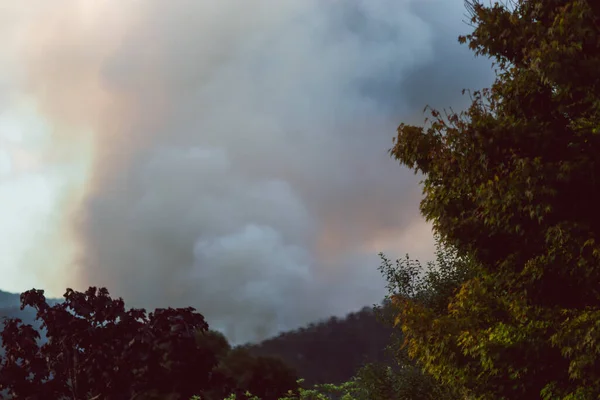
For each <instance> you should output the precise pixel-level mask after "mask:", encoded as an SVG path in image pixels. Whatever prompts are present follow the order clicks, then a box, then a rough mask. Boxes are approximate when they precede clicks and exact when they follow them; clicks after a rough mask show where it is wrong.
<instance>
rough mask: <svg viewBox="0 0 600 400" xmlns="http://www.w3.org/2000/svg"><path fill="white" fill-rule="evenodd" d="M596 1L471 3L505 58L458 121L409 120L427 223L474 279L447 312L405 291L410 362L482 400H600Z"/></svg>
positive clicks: (409, 162) (495, 53)
mask: <svg viewBox="0 0 600 400" xmlns="http://www.w3.org/2000/svg"><path fill="white" fill-rule="evenodd" d="M596 3H597V2H595V1H592V0H588V1H585V0H544V1H541V0H529V1H513V2H510V3H509V4H498V3H495V4H494V5H490V6H486V5H484V4H482V3H480V2H479V1H472V2H466V4H467V7H468V10H469V12H470V17H471V23H472V24H473V27H474V31H473V33H472V34H470V35H467V36H464V37H460V38H459V41H461V42H462V43H466V42H468V43H469V47H470V48H471V49H472V50H474V51H475V53H476V54H478V55H484V56H489V57H491V58H493V59H494V60H495V63H496V65H497V66H498V69H497V77H496V80H495V82H494V84H493V85H492V87H491V88H490V89H484V90H482V91H480V92H475V93H474V95H473V103H472V105H471V106H470V107H469V109H468V110H467V111H466V112H461V113H459V114H457V113H454V112H449V113H448V112H446V113H444V115H442V113H440V112H439V111H437V110H430V111H431V116H432V117H433V119H432V122H431V123H429V121H427V120H426V124H428V125H427V126H426V127H417V126H408V125H405V124H401V125H400V127H399V128H398V136H397V138H396V141H395V144H394V147H393V148H392V149H391V154H392V156H393V157H395V158H396V159H397V160H398V161H400V163H401V164H404V165H406V166H408V167H409V168H412V169H414V170H415V172H420V173H422V174H423V175H424V180H423V181H422V183H423V192H424V198H423V200H422V202H421V212H422V214H423V215H424V216H425V217H426V219H427V220H428V221H431V222H432V223H433V227H434V230H435V231H436V232H437V234H439V236H440V240H441V241H442V242H443V244H444V245H445V246H447V247H448V248H453V249H455V250H456V251H457V254H458V256H459V257H466V258H468V259H470V260H471V262H472V263H473V265H474V267H473V270H474V271H476V273H475V274H474V276H473V277H471V278H470V279H468V280H467V281H465V282H464V283H463V284H462V285H461V286H460V288H459V290H458V291H457V293H456V294H455V295H454V296H453V298H452V300H451V301H450V303H449V305H448V312H446V313H442V314H440V313H437V312H435V310H433V309H432V308H431V307H429V306H427V305H425V304H423V303H421V302H419V301H415V300H414V299H412V298H410V296H406V295H404V296H397V297H395V303H396V304H397V305H399V306H400V311H399V315H398V317H399V318H398V321H399V323H400V325H401V326H402V329H403V332H404V335H405V343H406V345H407V346H408V349H409V354H410V356H411V357H414V358H415V359H416V360H418V361H419V362H420V363H421V365H422V366H423V367H424V368H425V370H426V371H428V372H429V373H431V374H433V375H434V376H436V377H437V378H438V379H440V380H442V382H446V383H448V384H455V383H457V384H458V385H461V386H462V387H464V388H466V389H468V390H469V391H470V392H471V393H472V395H474V396H476V397H477V398H481V399H487V398H490V399H491V398H494V399H516V398H539V397H540V396H542V397H543V398H545V399H551V398H552V399H554V398H565V399H566V398H571V399H576V398H577V399H588V398H589V399H591V398H596V396H597V395H598V394H600V284H599V283H600V243H598V240H599V234H600V213H598V212H597V207H598V204H599V200H600V196H599V194H600V193H599V185H598V182H597V180H598V177H600V163H598V162H597V155H598V154H599V153H600V72H599V71H600V40H599V32H600V24H599V23H598V22H599V21H600V12H599V10H598V5H597V4H596Z"/></svg>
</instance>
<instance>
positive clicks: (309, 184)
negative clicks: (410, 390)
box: [0, 0, 493, 343]
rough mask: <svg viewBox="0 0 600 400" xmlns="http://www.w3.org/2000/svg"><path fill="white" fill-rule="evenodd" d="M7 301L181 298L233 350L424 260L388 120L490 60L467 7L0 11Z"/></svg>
mask: <svg viewBox="0 0 600 400" xmlns="http://www.w3.org/2000/svg"><path fill="white" fill-rule="evenodd" d="M0 8H1V9H2V12H1V13H0V47H1V48H2V49H3V51H2V52H1V53H0V221H1V223H0V277H1V278H0V289H2V290H6V291H12V292H20V291H24V290H28V289H31V288H32V287H35V288H42V289H45V290H46V291H47V294H48V295H50V296H61V295H62V294H63V293H64V290H65V288H67V287H71V288H74V289H76V290H83V289H86V288H87V287H88V286H92V285H93V286H97V287H107V288H108V290H109V292H110V293H111V295H113V296H120V297H123V299H124V300H125V302H126V304H127V305H128V306H132V307H146V308H148V309H153V308H156V307H185V306H193V307H195V308H197V310H198V311H199V312H201V313H202V314H203V315H204V316H205V317H206V319H207V320H208V322H209V324H210V325H211V327H213V328H215V329H219V330H221V331H223V332H224V333H225V334H226V335H227V337H228V338H229V339H230V340H231V341H232V342H234V343H239V342H245V341H256V340H261V339H264V338H266V337H268V336H271V335H273V334H275V333H277V332H279V331H281V330H287V329H293V328H296V327H298V326H301V325H303V324H305V323H308V322H312V321H315V320H318V319H322V318H326V317H328V316H330V315H343V314H345V313H347V312H349V311H353V310H357V309H360V308H362V307H363V306H365V305H371V304H373V303H377V302H379V301H380V300H381V299H382V297H383V295H384V294H385V283H384V281H383V280H382V278H381V276H380V274H379V272H378V271H377V267H378V265H379V258H378V256H377V254H378V253H379V252H384V253H386V254H387V255H388V256H391V257H400V256H403V255H404V254H406V253H409V254H410V255H411V257H414V258H417V259H420V260H428V259H431V258H433V235H432V232H431V228H430V225H429V224H427V223H426V222H425V221H424V220H423V218H422V217H421V216H420V215H419V209H418V204H419V201H420V198H421V188H420V187H419V185H418V182H419V177H417V176H415V175H414V174H413V172H412V171H410V170H408V169H406V168H404V167H402V166H400V165H398V163H397V162H395V161H394V160H392V159H391V158H390V157H389V154H388V149H389V148H390V147H391V146H392V138H393V137H394V136H395V131H396V127H397V126H398V124H399V123H400V122H406V123H415V124H420V123H422V121H423V119H424V115H423V108H424V106H425V105H427V104H429V105H431V106H433V107H439V108H442V107H449V106H453V107H454V109H455V110H456V109H461V108H464V107H465V106H467V105H468V97H467V96H462V95H461V90H462V89H463V88H466V89H480V88H482V87H486V86H489V84H490V83H491V82H492V80H493V71H492V69H491V63H490V61H489V60H486V59H481V58H475V57H474V55H473V53H472V52H470V51H469V50H468V48H467V47H466V46H461V45H459V44H458V42H457V36H458V35H459V34H465V33H468V32H469V31H470V29H471V28H469V27H468V26H467V25H466V24H465V23H464V22H463V21H464V20H465V17H464V14H465V9H464V6H463V1H462V0H285V1H273V0H254V1H252V2H250V1H243V0H170V1H165V0H143V1H142V0H127V1H123V0H53V1H52V2H50V1H46V0H21V1H18V2H17V1H12V0H0Z"/></svg>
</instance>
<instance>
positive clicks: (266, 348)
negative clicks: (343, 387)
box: [245, 307, 391, 384]
mask: <svg viewBox="0 0 600 400" xmlns="http://www.w3.org/2000/svg"><path fill="white" fill-rule="evenodd" d="M390 335H391V328H389V327H386V326H384V325H383V324H382V323H381V322H379V321H378V320H377V319H376V317H375V314H374V312H373V310H372V309H371V308H370V307H365V308H363V309H362V310H361V311H359V312H355V313H351V314H349V315H347V316H346V317H345V318H343V319H338V318H336V317H331V318H330V319H329V320H327V321H322V322H319V323H315V324H310V325H309V326H308V327H304V328H300V329H297V330H294V331H290V332H283V333H281V334H279V335H278V336H276V337H274V338H271V339H267V340H265V341H264V342H262V343H259V344H256V345H247V346H245V347H246V348H247V349H248V350H249V351H250V352H251V353H252V354H254V355H257V356H258V355H261V356H276V357H280V358H282V359H283V361H285V363H286V364H288V365H289V366H291V367H293V368H295V369H296V371H297V372H298V375H299V376H301V377H302V378H304V379H305V381H306V383H308V384H315V383H341V382H345V381H347V380H349V379H350V378H351V377H352V376H353V375H354V374H355V373H356V371H357V370H358V369H359V368H360V367H361V366H362V365H364V364H365V363H374V362H380V363H391V358H390V357H389V356H388V355H387V352H386V351H385V347H386V346H387V345H388V342H389V340H390Z"/></svg>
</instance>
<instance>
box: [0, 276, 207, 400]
mask: <svg viewBox="0 0 600 400" xmlns="http://www.w3.org/2000/svg"><path fill="white" fill-rule="evenodd" d="M64 298H65V300H64V302H61V303H58V304H55V305H53V306H49V305H48V304H47V303H46V299H45V297H44V292H43V291H42V290H35V289H33V290H30V291H27V292H25V293H23V294H22V295H21V309H23V308H25V307H26V306H30V307H33V308H34V309H35V310H36V311H37V319H39V320H41V321H42V329H44V330H45V336H46V339H47V341H46V343H44V344H42V343H41V341H40V334H39V332H38V331H37V330H35V329H34V328H33V327H32V326H31V325H26V324H23V323H22V322H21V321H20V320H19V319H7V320H5V322H4V330H3V331H2V333H1V337H2V346H3V348H4V350H5V354H4V357H2V362H1V364H0V390H7V391H8V392H9V394H10V395H12V396H14V397H16V398H28V399H42V398H43V399H47V398H52V399H66V398H69V399H91V398H96V399H100V398H101V399H125V398H131V399H133V398H136V399H144V398H146V399H149V398H167V396H170V397H168V398H184V399H187V398H189V397H190V396H191V395H193V394H194V393H198V392H200V391H201V390H204V389H206V387H207V386H208V385H209V380H210V372H211V370H212V369H213V367H214V366H215V365H216V363H217V358H216V355H215V353H214V352H212V351H211V349H210V348H207V347H201V346H197V344H196V338H195V335H196V333H197V332H205V331H207V329H208V324H207V323H206V322H205V321H204V317H203V316H202V315H200V314H198V313H196V312H194V309H193V308H183V309H172V308H168V309H156V310H155V311H154V312H152V313H150V314H149V315H146V312H145V310H143V309H130V310H125V306H124V303H123V300H122V299H120V298H119V299H112V298H111V297H110V296H109V293H108V291H107V290H106V289H104V288H102V289H99V290H97V289H96V288H95V287H90V288H89V289H88V290H87V291H86V292H84V293H81V292H76V291H74V290H71V289H67V291H66V293H65V295H64Z"/></svg>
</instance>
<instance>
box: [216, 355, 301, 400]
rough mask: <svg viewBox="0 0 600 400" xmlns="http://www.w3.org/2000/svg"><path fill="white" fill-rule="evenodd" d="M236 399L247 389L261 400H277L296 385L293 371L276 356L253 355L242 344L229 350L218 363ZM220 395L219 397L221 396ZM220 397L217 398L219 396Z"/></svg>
mask: <svg viewBox="0 0 600 400" xmlns="http://www.w3.org/2000/svg"><path fill="white" fill-rule="evenodd" d="M219 371H221V373H222V374H223V376H225V377H227V378H228V381H229V382H231V383H230V384H229V385H228V387H231V388H232V389H233V390H230V391H228V393H226V394H229V393H234V394H236V395H237V396H238V398H244V394H245V393H246V392H250V393H252V394H253V395H254V396H258V397H260V398H261V399H262V400H277V399H279V398H280V397H282V396H284V395H285V394H286V393H287V392H288V391H290V390H296V389H297V388H298V385H297V380H298V376H297V375H296V371H294V370H293V369H292V368H290V367H288V366H287V365H286V364H285V363H284V362H283V361H281V360H280V359H278V358H275V357H262V356H258V357H254V356H252V355H251V354H250V353H249V352H248V350H246V349H245V348H243V347H237V348H234V349H233V350H231V351H230V352H229V353H228V354H227V356H226V357H225V358H224V359H223V361H222V363H221V365H220V366H219ZM221 398H222V397H221ZM219 400H220V399H219Z"/></svg>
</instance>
